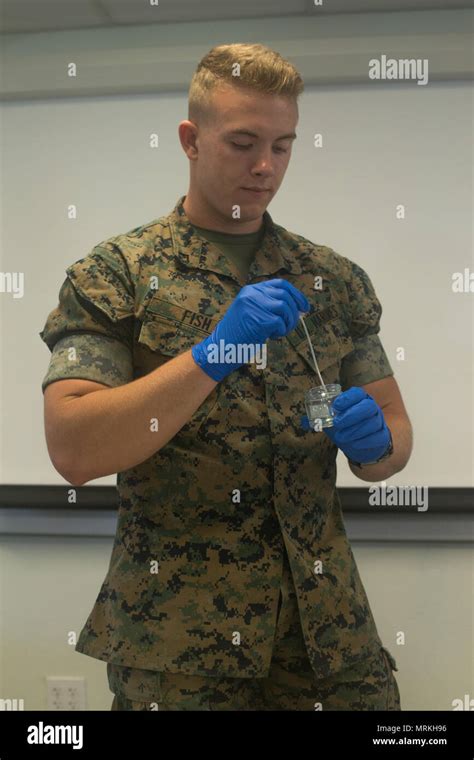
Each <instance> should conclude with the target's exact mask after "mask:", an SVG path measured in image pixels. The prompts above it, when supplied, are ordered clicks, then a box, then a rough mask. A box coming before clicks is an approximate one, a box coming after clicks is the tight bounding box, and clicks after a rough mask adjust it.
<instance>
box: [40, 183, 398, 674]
mask: <svg viewBox="0 0 474 760" xmlns="http://www.w3.org/2000/svg"><path fill="white" fill-rule="evenodd" d="M184 199H185V196H182V197H181V198H180V199H179V200H178V202H177V204H176V206H175V208H174V210H173V211H172V212H171V214H169V215H168V216H165V217H160V218H158V219H155V220H153V221H152V222H150V223H149V224H146V225H143V226H141V227H138V228H135V229H133V230H131V231H129V232H127V233H124V234H121V235H118V236H116V237H112V238H110V239H108V240H105V241H103V242H102V243H100V244H98V245H97V246H95V247H94V248H93V250H92V251H91V253H89V255H87V256H85V257H84V258H82V259H80V260H79V261H77V262H75V263H74V264H72V265H71V266H69V267H68V268H67V270H66V273H67V279H66V280H65V282H64V283H63V285H62V287H61V290H60V294H59V305H58V306H57V308H56V309H54V310H53V311H52V312H51V313H50V314H49V316H48V318H47V321H46V324H45V327H44V329H43V330H42V332H41V333H40V336H41V338H42V339H43V340H44V341H45V342H46V343H47V345H48V346H49V348H50V349H51V350H52V356H51V361H50V366H49V369H48V372H47V374H46V376H45V378H44V380H43V386H42V387H43V390H44V388H45V387H46V385H47V384H48V383H50V382H53V381H55V380H59V379H65V378H72V377H74V378H83V379H87V380H93V381H96V382H100V383H104V384H106V385H108V386H118V385H122V384H124V383H129V382H131V381H132V380H134V379H136V378H139V377H142V376H143V375H146V374H147V373H149V372H151V371H152V370H154V369H156V368H157V367H160V366H162V365H163V364H164V363H165V362H167V361H169V360H170V359H172V358H173V357H174V356H177V355H178V354H180V353H182V352H184V351H188V350H189V349H190V348H191V346H192V345H193V344H195V343H197V342H198V341H200V340H202V339H203V338H204V337H206V336H207V335H209V334H210V333H211V332H212V330H213V328H214V326H215V325H216V323H217V321H218V320H220V319H222V317H223V316H224V315H225V313H226V310H227V309H228V308H229V306H230V304H231V302H232V301H233V300H234V298H235V297H236V296H237V293H238V292H239V290H240V289H241V288H242V287H243V286H244V285H245V284H247V283H256V282H261V281H264V280H267V279H272V278H275V277H281V278H285V279H287V280H289V281H290V282H291V283H292V284H293V285H295V287H297V288H299V289H300V290H301V291H302V292H303V293H304V294H305V296H306V297H307V298H308V300H309V301H310V303H311V304H312V306H313V310H312V314H311V316H308V317H307V318H305V322H306V325H307V327H308V330H309V332H310V335H311V339H312V342H313V345H314V349H315V353H316V356H317V359H318V362H319V366H320V369H321V373H322V376H323V379H324V381H325V382H327V383H334V382H340V383H341V385H342V388H343V390H346V389H347V388H349V387H350V386H352V385H358V386H360V385H363V384H366V383H370V382H372V381H374V380H378V379H380V378H383V377H386V376H388V375H392V374H393V370H392V368H391V366H390V364H389V361H388V359H387V356H386V354H385V351H384V349H383V347H382V344H381V342H380V339H379V337H378V335H377V333H378V332H379V329H380V324H379V322H380V316H381V312H382V308H381V305H380V303H379V301H378V299H377V297H376V294H375V292H374V289H373V286H372V284H371V282H370V279H369V277H368V276H367V274H366V273H365V272H364V270H363V269H361V268H360V267H359V266H357V265H356V264H355V263H353V262H352V261H350V260H349V259H347V258H345V257H344V256H341V255H340V254H337V253H336V252H334V251H333V250H331V249H330V248H327V247H325V246H320V245H316V244H314V243H312V242H310V241H309V240H307V239H305V238H304V237H302V236H299V235H295V234H292V233H290V232H288V231H287V230H285V229H284V228H283V227H281V226H279V225H276V224H275V223H274V222H273V220H272V218H271V216H270V215H269V213H268V212H265V214H264V221H265V225H266V227H265V235H264V238H263V242H262V245H261V247H260V248H259V249H258V251H257V253H256V255H255V259H254V261H253V262H252V264H251V267H250V270H249V274H248V278H247V280H244V279H242V277H241V275H239V273H238V270H237V269H236V268H235V266H234V264H233V263H232V261H231V260H228V259H226V258H225V256H223V255H222V253H221V252H220V250H219V249H218V248H217V247H216V246H215V245H214V244H212V243H209V242H207V241H205V240H204V239H203V238H202V237H200V236H199V235H197V233H196V232H195V231H194V229H193V226H192V225H191V223H190V222H189V220H188V218H187V216H186V214H185V211H184V208H183V205H182V204H183V201H184ZM318 276H321V277H322V288H321V289H320V290H318V289H315V287H314V285H315V277H318ZM71 348H75V349H76V355H75V357H74V354H73V353H71V352H70V349H71ZM71 357H73V358H72V359H71ZM318 384H319V380H318V378H317V375H316V374H315V371H314V367H313V364H312V358H311V353H310V350H309V347H308V345H307V341H306V339H305V335H304V331H303V329H302V326H301V325H298V327H297V328H296V329H295V330H294V331H293V332H292V333H290V334H289V335H288V336H286V337H284V338H280V339H278V340H271V339H269V340H268V341H267V367H266V368H265V369H258V368H257V367H256V365H255V364H247V365H244V366H243V367H241V368H239V369H238V370H236V371H234V372H232V373H231V374H230V375H229V376H228V377H227V378H225V379H224V380H223V381H222V382H220V383H218V385H217V386H216V388H215V389H214V390H213V391H212V392H211V393H210V394H209V396H208V397H207V398H206V399H205V401H204V402H203V404H202V405H201V406H200V407H199V408H198V409H197V411H196V412H195V414H194V415H193V416H192V418H191V419H190V420H189V422H188V423H187V424H186V425H184V426H183V427H182V428H181V430H180V431H179V432H178V433H177V434H176V435H175V436H174V438H172V439H171V441H169V443H168V444H167V445H165V446H164V447H163V448H162V449H161V450H160V451H158V452H156V453H155V454H154V455H153V456H151V457H150V458H149V459H147V460H146V461H144V462H142V463H141V464H139V465H137V466H135V467H132V468H130V469H129V470H126V471H123V472H120V473H118V476H117V489H118V495H119V510H118V522H117V533H116V536H115V540H114V545H113V550H112V556H111V559H110V565H109V569H108V572H107V575H106V578H105V580H104V582H103V584H102V587H101V589H100V592H99V595H98V597H97V600H96V602H95V604H94V607H93V609H92V611H91V613H90V616H89V618H88V620H87V622H86V623H85V626H84V628H83V630H82V631H81V634H80V636H79V639H78V643H77V645H76V650H77V651H79V652H82V653H84V654H87V655H90V656H91V657H96V658H98V659H101V660H105V661H107V662H108V663H115V664H116V665H118V666H123V667H131V668H139V669H147V670H151V671H162V672H166V673H175V674H178V673H179V674H186V675H193V676H222V677H240V678H255V677H266V676H268V674H269V670H270V664H271V657H272V648H273V642H274V636H275V626H276V618H277V603H278V596H279V589H280V581H281V577H282V567H283V565H282V562H283V553H284V548H286V551H287V553H288V558H289V562H290V566H291V573H292V576H293V580H294V583H295V588H296V593H297V597H298V610H299V615H300V620H301V626H302V632H303V635H304V641H305V645H306V650H307V656H308V658H309V662H310V665H311V667H312V669H313V671H314V673H315V675H316V677H317V678H319V679H328V678H329V677H331V676H333V675H335V674H338V673H340V672H341V671H342V670H345V669H348V668H354V667H356V666H357V664H358V663H360V662H361V661H362V660H364V659H366V658H370V657H378V656H380V651H381V640H380V637H379V635H378V632H377V628H376V625H375V622H374V619H373V616H372V613H371V609H370V606H369V602H368V600H367V596H366V593H365V590H364V588H363V585H362V582H361V579H360V577H359V573H358V570H357V566H356V563H355V559H354V556H353V553H352V550H351V547H350V545H349V542H348V539H347V536H346V532H345V528H344V524H343V519H342V514H341V504H340V500H339V496H338V493H337V490H336V488H335V483H336V456H337V453H338V449H337V447H336V446H335V445H334V444H333V443H332V441H331V440H330V439H329V438H328V437H327V436H326V435H325V433H324V432H320V433H315V432H311V433H308V432H305V431H304V430H303V429H302V428H301V427H300V420H301V416H302V415H304V414H305V408H304V394H305V392H306V390H308V388H310V387H312V386H314V385H318ZM237 489H238V490H237ZM239 492H240V500H238V499H237V497H236V494H238V493H239ZM154 561H157V562H158V568H159V571H158V573H153V572H151V569H152V564H153V562H154ZM318 561H321V562H322V566H321V567H320V568H318V570H316V568H317V567H318V566H317V565H315V563H317V562H318ZM319 570H320V571H319Z"/></svg>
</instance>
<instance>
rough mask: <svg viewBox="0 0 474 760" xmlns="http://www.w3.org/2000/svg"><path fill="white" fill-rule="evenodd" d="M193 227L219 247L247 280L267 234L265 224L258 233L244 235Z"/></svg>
mask: <svg viewBox="0 0 474 760" xmlns="http://www.w3.org/2000/svg"><path fill="white" fill-rule="evenodd" d="M193 227H194V228H195V229H196V230H197V232H198V233H199V234H200V235H201V237H203V238H205V239H206V240H208V241H209V242H210V243H214V244H215V245H217V247H218V248H219V249H220V250H221V251H222V253H223V254H224V256H226V257H227V258H228V259H230V260H231V261H233V262H234V264H235V266H236V267H237V269H238V270H239V272H240V274H241V276H242V278H243V279H244V280H246V279H247V276H248V271H249V268H250V265H251V263H252V261H253V259H254V257H255V254H256V252H257V250H258V249H259V247H260V244H261V242H262V240H263V236H264V234H265V224H262V225H261V226H260V229H259V230H257V232H248V233H245V234H244V235H234V234H230V233H227V232H216V231H215V230H207V229H205V228H204V227H196V225H195V224H194V225H193Z"/></svg>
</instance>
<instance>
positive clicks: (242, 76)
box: [188, 43, 304, 123]
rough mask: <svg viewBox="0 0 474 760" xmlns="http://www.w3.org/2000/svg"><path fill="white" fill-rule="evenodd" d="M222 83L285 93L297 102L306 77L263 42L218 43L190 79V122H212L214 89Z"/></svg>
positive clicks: (266, 91)
mask: <svg viewBox="0 0 474 760" xmlns="http://www.w3.org/2000/svg"><path fill="white" fill-rule="evenodd" d="M235 64H239V67H240V72H239V76H235V75H234V74H233V71H234V70H235ZM221 83H225V84H228V85H230V86H233V87H245V88H249V89H252V90H255V91H258V92H263V93H267V94H272V95H283V96H286V97H288V98H292V99H294V100H295V102H296V101H297V99H298V96H299V95H301V93H302V92H303V90H304V84H303V79H302V78H301V76H300V74H299V73H298V71H297V70H296V68H295V67H294V66H293V64H292V63H290V62H289V61H287V60H286V59H285V58H282V56H281V55H280V54H279V53H277V52H276V51H275V50H272V49H271V48H269V47H266V46H265V45H260V44H255V45H250V44H246V43H234V44H232V45H217V46H216V47H213V48H211V50H210V51H209V52H208V53H206V55H205V56H204V58H202V59H201V61H200V62H199V64H198V66H197V69H196V71H195V73H194V75H193V78H192V80H191V84H190V86H189V94H188V119H189V120H190V121H194V122H201V123H202V122H210V121H212V118H213V107H212V91H213V90H214V89H215V88H216V87H217V86H218V85H219V84H221Z"/></svg>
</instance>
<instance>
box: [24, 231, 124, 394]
mask: <svg viewBox="0 0 474 760" xmlns="http://www.w3.org/2000/svg"><path fill="white" fill-rule="evenodd" d="M66 274H67V277H66V279H65V280H64V282H63V284H62V286H61V288H60V291H59V303H58V305H57V307H56V308H55V309H53V311H51V312H50V314H49V315H48V317H47V319H46V323H45V326H44V328H43V330H42V331H41V332H40V333H39V335H40V338H41V339H42V340H43V341H44V342H45V343H46V345H47V346H48V348H49V349H50V351H51V354H52V355H51V359H50V364H49V368H48V371H47V373H46V375H45V377H44V379H43V382H42V386H41V387H42V390H43V392H44V390H45V388H46V386H47V385H48V384H49V383H51V382H54V381H55V380H67V379H71V378H79V379H83V380H93V381H95V382H97V383H103V384H104V385H109V386H117V385H124V384H125V383H129V382H131V381H132V380H133V327H134V306H135V299H134V292H133V285H132V283H131V280H130V276H129V271H128V267H127V264H126V261H125V259H124V258H123V256H122V254H121V253H120V251H119V250H118V249H117V248H116V247H114V246H113V245H111V244H107V243H104V244H100V245H97V246H95V247H94V248H93V250H92V252H91V253H90V254H89V255H87V256H85V257H84V258H82V259H80V260H79V261H77V262H76V263H75V264H72V265H71V266H69V267H68V268H67V269H66Z"/></svg>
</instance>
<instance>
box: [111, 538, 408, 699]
mask: <svg viewBox="0 0 474 760" xmlns="http://www.w3.org/2000/svg"><path fill="white" fill-rule="evenodd" d="M392 670H398V668H397V666H396V662H395V660H394V659H393V657H392V655H391V654H390V652H389V651H388V649H385V647H381V648H380V649H379V651H378V652H377V654H375V655H373V656H372V657H368V658H364V659H362V660H359V661H358V662H357V663H356V664H355V665H354V666H353V667H352V668H349V669H347V670H342V671H339V672H338V673H336V674H333V675H332V676H331V677H329V678H326V679H318V678H317V677H316V675H315V673H314V671H313V669H312V668H311V665H310V663H309V660H308V654H307V651H306V644H305V641H304V637H303V632H302V630H301V621H300V615H299V610H298V596H297V593H296V589H295V586H294V583H293V579H292V575H291V569H290V565H289V562H288V556H287V553H286V551H284V553H283V575H282V579H281V588H280V594H279V603H278V613H277V624H276V631H275V639H274V642H273V653H272V660H271V664H270V670H269V673H268V676H266V677H263V678H235V677H234V678H232V677H228V676H227V677H226V676H189V675H183V674H182V673H169V672H164V671H161V672H158V671H153V670H140V669H139V668H128V667H125V666H123V665H115V664H114V663H108V664H107V676H108V681H109V687H110V690H111V691H112V693H113V694H114V699H113V701H112V706H111V709H112V710H132V711H140V712H141V711H148V710H150V711H165V712H169V711H174V710H180V711H182V710H188V711H189V710H214V711H216V710H219V711H222V710H238V711H242V710H247V711H248V710H300V711H301V710H306V711H307V710H311V711H315V710H317V711H322V710H324V711H327V710H359V711H360V710H401V704H400V692H399V690H398V684H397V681H396V679H395V676H394V674H393V673H392Z"/></svg>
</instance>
